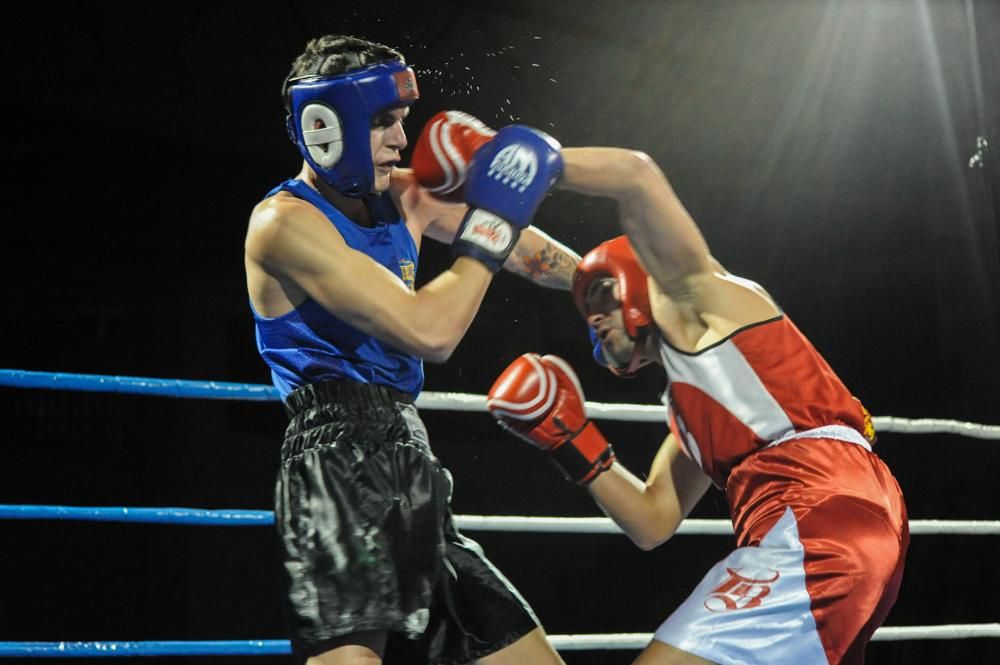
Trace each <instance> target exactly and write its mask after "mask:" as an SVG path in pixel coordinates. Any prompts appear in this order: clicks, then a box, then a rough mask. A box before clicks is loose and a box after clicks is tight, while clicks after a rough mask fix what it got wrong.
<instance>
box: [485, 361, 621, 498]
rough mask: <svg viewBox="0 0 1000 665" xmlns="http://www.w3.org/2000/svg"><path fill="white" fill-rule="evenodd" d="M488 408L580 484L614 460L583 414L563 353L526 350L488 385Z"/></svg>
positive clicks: (576, 384) (580, 393) (578, 391)
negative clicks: (559, 355) (561, 355)
mask: <svg viewBox="0 0 1000 665" xmlns="http://www.w3.org/2000/svg"><path fill="white" fill-rule="evenodd" d="M486 408H487V409H488V410H489V412H490V413H491V414H492V415H493V417H494V418H496V419H497V422H498V423H500V426H501V427H503V428H504V429H506V430H508V431H510V432H513V433H514V434H516V435H517V436H519V437H520V438H522V439H524V440H525V441H527V442H528V443H530V444H532V445H534V446H536V447H538V448H541V449H542V450H544V451H546V452H547V453H549V458H550V459H551V460H552V461H553V462H555V464H556V466H557V467H559V469H560V470H561V471H562V472H563V474H564V475H565V476H566V477H567V478H569V479H570V480H572V481H573V482H575V483H577V484H579V485H586V484H588V483H590V482H591V481H593V480H594V478H596V477H597V476H599V475H600V474H601V473H603V472H604V471H607V470H608V469H609V468H611V465H612V464H613V463H614V461H615V451H614V450H612V449H611V444H609V443H608V442H607V440H606V439H605V438H604V435H603V434H601V432H600V430H598V429H597V426H596V425H594V423H592V422H590V421H589V420H587V416H586V414H585V413H584V405H583V390H582V389H581V388H580V381H579V379H577V378H576V373H575V372H574V371H573V369H572V368H571V367H570V366H569V365H567V364H566V361H565V360H563V359H562V358H559V357H557V356H539V355H538V354H536V353H526V354H524V355H523V356H521V357H520V358H518V359H517V360H515V361H514V362H512V363H511V364H510V366H509V367H507V369H505V370H504V372H503V374H501V375H500V378H498V379H497V380H496V382H495V383H494V384H493V387H492V388H490V392H489V395H488V396H487V399H486Z"/></svg>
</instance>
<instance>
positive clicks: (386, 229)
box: [250, 180, 424, 399]
mask: <svg viewBox="0 0 1000 665" xmlns="http://www.w3.org/2000/svg"><path fill="white" fill-rule="evenodd" d="M281 191H285V192H289V193H291V194H292V195H294V196H295V197H297V198H300V199H302V200H304V201H308V202H309V203H311V204H312V205H314V206H316V208H318V209H319V210H320V211H321V212H322V213H323V214H324V215H326V216H327V218H328V219H329V220H330V223H331V224H333V225H334V226H335V227H337V230H338V231H339V232H340V235H342V236H343V237H344V241H345V242H346V243H347V245H348V246H349V247H351V248H352V249H356V250H358V251H359V252H362V253H364V254H367V255H368V256H370V257H371V258H372V259H373V260H375V261H376V262H377V263H379V264H381V265H383V266H385V267H386V268H388V269H389V271H390V272H392V273H393V274H395V275H396V276H398V277H399V279H400V280H401V281H402V282H404V283H405V284H406V285H407V286H408V287H409V288H410V289H413V288H414V285H413V284H414V277H415V275H416V271H417V247H416V244H415V243H414V242H413V237H412V236H411V235H410V232H409V230H408V229H407V228H406V224H401V223H399V222H400V221H401V216H400V214H399V211H397V210H396V207H395V205H393V203H392V199H391V198H390V197H389V195H388V194H383V195H382V196H381V197H378V198H372V199H371V200H370V207H371V212H372V215H373V216H374V217H375V219H376V220H377V221H376V224H375V226H374V227H372V228H366V227H363V226H359V225H357V224H355V223H354V222H352V221H351V220H349V219H348V218H347V217H345V216H344V215H343V213H341V212H340V211H339V210H337V209H336V208H335V207H334V206H333V205H332V204H330V203H329V202H328V201H327V200H326V199H324V198H323V197H322V196H321V195H320V194H319V192H317V191H316V190H314V189H313V188H311V187H309V186H308V185H306V184H305V183H303V182H302V181H301V180H286V181H285V182H283V183H281V184H280V185H278V186H277V187H275V188H274V189H273V190H271V191H270V192H268V196H273V195H274V194H277V193H278V192H281ZM363 286H364V285H359V287H360V288H363ZM250 309H251V311H253V318H254V323H255V327H256V333H257V350H258V351H259V352H260V356H261V358H263V359H264V362H266V363H267V365H268V367H270V368H271V379H272V381H273V382H274V387H275V388H277V389H278V392H279V393H280V394H281V398H282V399H284V398H285V397H286V396H287V395H288V393H290V392H292V391H293V390H295V389H296V388H299V387H301V386H303V385H305V384H307V383H318V382H321V381H330V380H347V381H356V382H358V383H374V384H379V385H384V386H389V387H392V388H395V389H396V390H401V391H403V392H405V393H409V394H411V395H413V396H414V397H416V395H417V394H418V393H419V392H420V389H421V388H422V387H423V385H424V365H423V361H422V360H421V359H420V358H418V357H416V356H414V355H411V354H409V353H406V352H405V351H401V350H399V349H397V348H395V347H393V346H391V345H390V344H386V343H385V342H381V341H379V340H377V339H375V338H374V337H372V336H371V335H368V334H366V333H364V332H362V331H360V330H358V329H357V328H355V327H353V326H351V325H349V324H347V323H345V322H344V321H342V320H341V319H339V318H337V317H336V316H334V315H333V314H331V313H330V312H328V311H326V310H325V309H324V308H323V307H322V306H320V305H319V304H318V303H316V302H315V301H313V300H312V299H311V298H309V297H306V299H305V301H304V302H302V304H300V305H299V306H298V307H296V308H295V309H293V310H292V311H290V312H288V313H287V314H283V315H282V316H278V317H275V318H268V317H266V316H261V315H260V314H258V313H257V312H256V310H254V308H253V305H252V304H251V305H250Z"/></svg>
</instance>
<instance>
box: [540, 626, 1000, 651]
mask: <svg viewBox="0 0 1000 665" xmlns="http://www.w3.org/2000/svg"><path fill="white" fill-rule="evenodd" d="M983 637H994V638H995V637H1000V623H966V624H951V625H948V624H944V625H938V626H882V627H881V628H879V629H877V630H876V631H875V635H874V636H873V637H872V641H873V642H897V641H900V640H959V639H972V638H983ZM652 639H653V634H652V633H606V634H603V635H602V634H600V633H592V634H587V635H549V636H548V640H549V642H551V643H552V646H554V647H555V648H556V649H557V650H559V651H584V650H590V649H593V650H606V649H644V648H646V645H647V644H649V641H650V640H652Z"/></svg>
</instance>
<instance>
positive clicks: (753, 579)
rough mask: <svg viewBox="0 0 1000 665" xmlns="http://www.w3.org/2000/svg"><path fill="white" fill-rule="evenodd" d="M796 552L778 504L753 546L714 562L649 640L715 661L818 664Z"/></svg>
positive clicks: (794, 536)
mask: <svg viewBox="0 0 1000 665" xmlns="http://www.w3.org/2000/svg"><path fill="white" fill-rule="evenodd" d="M804 557H805V550H804V549H803V547H802V543H801V542H800V541H799V529H798V524H797V523H796V521H795V514H794V513H793V512H792V509H791V508H786V509H785V513H784V515H782V516H781V519H779V520H778V521H777V522H776V523H775V525H774V526H773V527H771V530H770V531H768V532H767V535H766V536H764V539H763V540H762V541H761V543H760V546H759V547H740V548H738V549H736V550H734V551H733V552H732V553H731V554H730V555H729V556H727V557H726V558H725V559H723V560H722V561H720V562H719V563H717V564H715V566H714V567H713V568H712V569H711V570H710V571H709V572H708V574H707V575H706V576H705V577H704V579H703V580H702V581H701V583H700V584H699V585H698V586H697V587H696V588H695V590H694V592H693V593H692V594H691V595H690V596H688V598H687V600H685V601H684V602H683V603H681V606H680V607H678V608H677V610H676V611H675V612H674V613H673V614H671V615H670V617H669V618H668V619H667V620H666V621H664V622H663V624H662V625H661V626H660V627H659V628H658V629H657V630H656V633H655V634H654V635H653V639H656V640H659V641H661V642H666V643H667V644H671V645H673V646H675V647H677V648H678V649H682V650H684V651H687V652H689V653H693V654H695V655H696V656H701V657H702V658H706V659H708V660H710V661H712V662H714V663H719V664H720V665H747V664H749V663H795V664H796V665H813V664H814V663H816V664H819V663H821V664H823V665H826V664H827V659H826V653H825V652H824V651H823V644H822V642H820V639H819V634H818V633H817V632H816V622H815V620H814V619H813V615H812V613H811V612H810V611H809V593H808V591H807V590H806V572H805V568H804V567H803V565H802V562H803V559H804Z"/></svg>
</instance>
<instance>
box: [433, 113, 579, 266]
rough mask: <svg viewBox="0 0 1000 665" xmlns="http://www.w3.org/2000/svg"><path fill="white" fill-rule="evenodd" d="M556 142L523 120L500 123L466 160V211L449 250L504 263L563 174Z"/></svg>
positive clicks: (491, 263)
mask: <svg viewBox="0 0 1000 665" xmlns="http://www.w3.org/2000/svg"><path fill="white" fill-rule="evenodd" d="M559 149H560V145H559V142H558V141H556V140H555V139H554V138H552V137H551V136H549V135H548V134H546V133H544V132H540V131H538V130H535V129H531V128H530V127H525V126H523V125H508V126H507V127H504V128H503V129H501V130H500V131H499V132H497V134H496V136H494V137H493V138H492V139H491V140H490V141H489V142H488V143H486V144H485V145H484V146H482V147H481V148H480V149H479V150H478V151H477V152H476V154H475V155H474V156H473V158H472V161H471V162H470V163H469V170H468V173H467V174H466V182H465V202H466V203H467V204H468V205H469V212H468V213H466V215H465V218H464V219H463V220H462V225H461V226H460V227H459V229H458V235H456V236H455V240H454V242H452V245H451V247H452V253H454V254H456V255H461V256H471V257H472V258H474V259H476V260H478V261H482V262H483V263H484V264H486V266H487V267H488V268H489V269H490V270H492V271H493V272H497V271H498V270H500V268H501V267H502V266H503V263H504V261H505V260H506V259H507V256H508V255H510V253H511V251H512V250H513V249H514V245H516V244H517V239H518V237H520V235H521V230H522V229H524V228H525V227H527V226H528V225H529V224H531V218H532V217H534V215H535V211H536V210H537V209H538V206H539V204H541V202H542V199H544V198H545V195H546V194H547V193H548V191H549V188H550V187H551V186H552V185H553V184H554V183H555V181H556V180H558V179H559V176H560V175H562V167H563V161H562V155H561V154H560V152H559Z"/></svg>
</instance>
